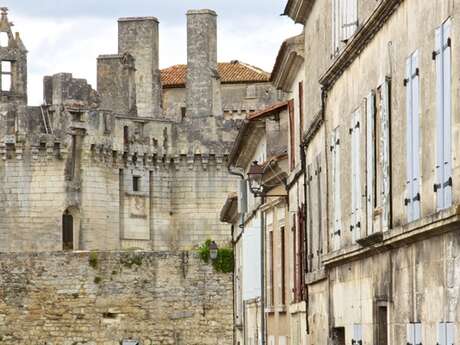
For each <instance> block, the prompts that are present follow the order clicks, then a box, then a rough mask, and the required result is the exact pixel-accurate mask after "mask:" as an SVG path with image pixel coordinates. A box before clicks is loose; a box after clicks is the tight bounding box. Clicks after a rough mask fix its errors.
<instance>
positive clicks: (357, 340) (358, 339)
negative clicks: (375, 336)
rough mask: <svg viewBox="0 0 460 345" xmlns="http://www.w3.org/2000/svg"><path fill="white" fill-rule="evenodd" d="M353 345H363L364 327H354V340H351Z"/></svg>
mask: <svg viewBox="0 0 460 345" xmlns="http://www.w3.org/2000/svg"><path fill="white" fill-rule="evenodd" d="M351 344H352V345H363V326H362V325H353V338H352V340H351Z"/></svg>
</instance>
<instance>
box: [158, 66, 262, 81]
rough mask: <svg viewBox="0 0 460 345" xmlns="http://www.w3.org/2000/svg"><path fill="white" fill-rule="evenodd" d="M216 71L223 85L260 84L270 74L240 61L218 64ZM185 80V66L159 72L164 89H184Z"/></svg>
mask: <svg viewBox="0 0 460 345" xmlns="http://www.w3.org/2000/svg"><path fill="white" fill-rule="evenodd" d="M217 69H218V72H219V75H220V80H221V82H222V83H223V84H237V83H258V82H259V83H260V82H268V81H269V80H270V73H268V72H265V71H264V70H262V69H260V68H257V67H254V66H251V65H248V64H245V63H242V62H240V61H231V62H222V63H219V64H218V67H217ZM186 80H187V65H174V66H171V67H168V68H165V69H162V70H161V83H162V85H163V87H164V88H180V87H185V83H186Z"/></svg>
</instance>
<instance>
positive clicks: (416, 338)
mask: <svg viewBox="0 0 460 345" xmlns="http://www.w3.org/2000/svg"><path fill="white" fill-rule="evenodd" d="M407 345H423V343H422V324H421V323H419V322H412V323H408V324H407Z"/></svg>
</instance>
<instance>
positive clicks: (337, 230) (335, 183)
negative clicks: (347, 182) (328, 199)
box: [331, 127, 341, 250]
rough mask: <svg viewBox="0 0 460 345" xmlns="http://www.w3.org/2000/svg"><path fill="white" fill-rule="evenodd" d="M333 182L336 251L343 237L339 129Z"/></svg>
mask: <svg viewBox="0 0 460 345" xmlns="http://www.w3.org/2000/svg"><path fill="white" fill-rule="evenodd" d="M331 151H332V181H333V191H334V197H333V205H332V207H333V214H334V233H333V239H334V240H333V246H334V250H337V249H339V248H340V237H341V224H340V223H341V210H340V206H341V203H340V135H339V127H337V128H336V129H335V130H334V131H333V133H332V143H331Z"/></svg>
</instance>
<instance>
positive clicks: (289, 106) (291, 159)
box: [288, 100, 296, 170]
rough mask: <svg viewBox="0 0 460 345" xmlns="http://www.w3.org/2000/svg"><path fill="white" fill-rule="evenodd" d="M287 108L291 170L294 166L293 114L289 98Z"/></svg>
mask: <svg viewBox="0 0 460 345" xmlns="http://www.w3.org/2000/svg"><path fill="white" fill-rule="evenodd" d="M288 110H289V139H290V140H289V142H290V147H289V155H290V157H289V158H290V165H291V170H294V168H295V155H296V150H295V116H294V101H293V100H290V101H289V103H288Z"/></svg>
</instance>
